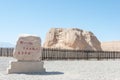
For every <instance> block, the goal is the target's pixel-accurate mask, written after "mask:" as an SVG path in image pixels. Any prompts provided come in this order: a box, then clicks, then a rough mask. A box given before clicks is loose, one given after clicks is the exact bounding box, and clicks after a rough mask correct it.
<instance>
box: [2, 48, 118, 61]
mask: <svg viewBox="0 0 120 80" xmlns="http://www.w3.org/2000/svg"><path fill="white" fill-rule="evenodd" d="M13 50H14V48H0V56H7V57H12V56H13ZM65 59H67V60H68V59H78V60H79V59H86V60H88V59H97V60H100V59H120V52H118V51H83V50H66V49H49V48H43V52H42V60H65Z"/></svg>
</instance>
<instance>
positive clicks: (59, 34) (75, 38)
mask: <svg viewBox="0 0 120 80" xmlns="http://www.w3.org/2000/svg"><path fill="white" fill-rule="evenodd" d="M43 47H44V48H60V49H75V50H101V43H100V42H99V40H98V39H97V38H96V36H94V34H93V33H92V32H88V31H83V30H80V29H77V28H70V29H66V28H51V29H50V31H49V32H48V33H47V35H46V39H45V42H44V45H43Z"/></svg>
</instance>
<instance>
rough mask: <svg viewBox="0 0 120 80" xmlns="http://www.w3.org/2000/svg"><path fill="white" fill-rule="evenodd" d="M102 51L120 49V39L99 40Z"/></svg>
mask: <svg viewBox="0 0 120 80" xmlns="http://www.w3.org/2000/svg"><path fill="white" fill-rule="evenodd" d="M101 48H102V50H103V51H120V41H109V42H101Z"/></svg>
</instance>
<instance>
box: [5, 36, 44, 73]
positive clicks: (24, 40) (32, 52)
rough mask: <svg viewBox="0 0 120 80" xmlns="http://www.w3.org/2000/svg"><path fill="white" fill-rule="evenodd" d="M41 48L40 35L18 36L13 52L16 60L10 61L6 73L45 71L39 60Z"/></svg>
mask: <svg viewBox="0 0 120 80" xmlns="http://www.w3.org/2000/svg"><path fill="white" fill-rule="evenodd" d="M41 54H42V48H41V40H40V37H37V36H33V35H24V36H20V37H19V39H18V41H17V45H16V47H15V49H14V52H13V57H14V58H16V59H17V61H12V62H10V65H9V67H8V68H7V73H8V74H11V73H29V72H45V69H44V68H43V62H42V61H41V58H40V57H41V56H42V55H41Z"/></svg>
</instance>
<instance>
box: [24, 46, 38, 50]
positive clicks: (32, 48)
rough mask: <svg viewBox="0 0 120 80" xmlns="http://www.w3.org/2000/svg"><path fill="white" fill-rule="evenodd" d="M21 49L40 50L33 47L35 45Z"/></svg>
mask: <svg viewBox="0 0 120 80" xmlns="http://www.w3.org/2000/svg"><path fill="white" fill-rule="evenodd" d="M23 50H40V48H35V47H30V48H28V47H23Z"/></svg>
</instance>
